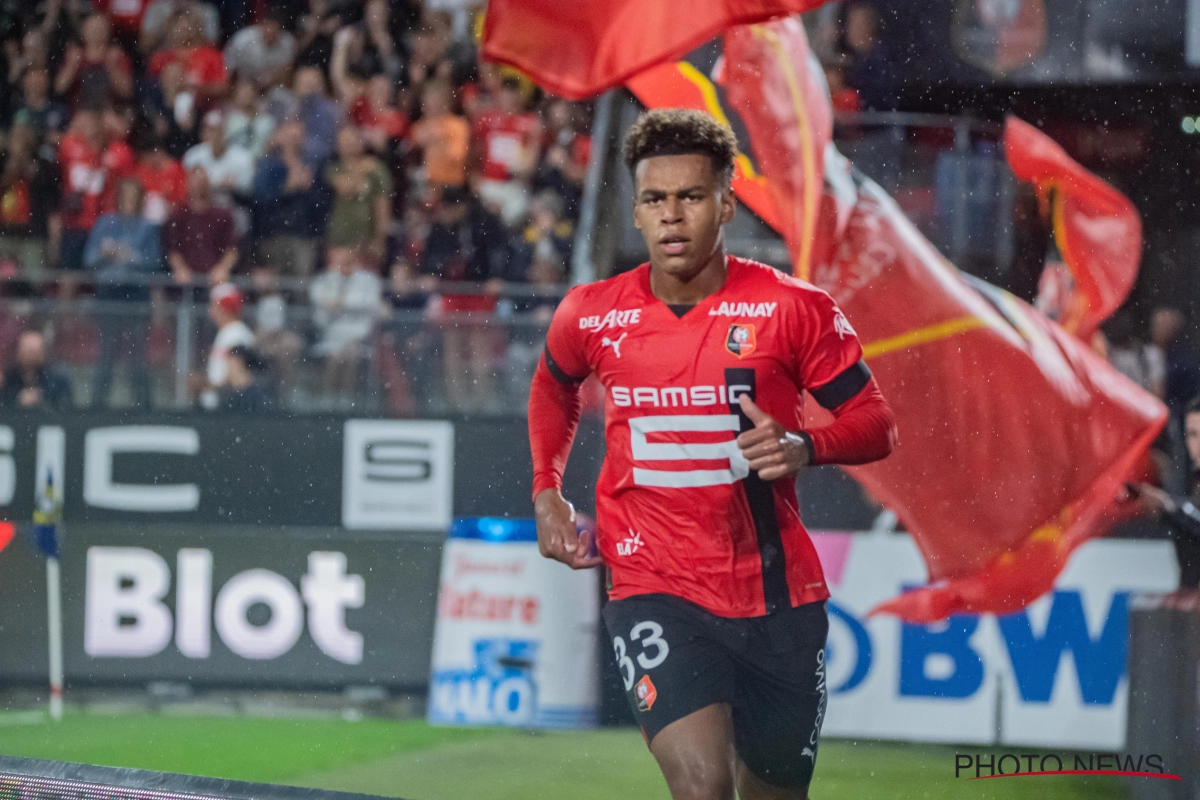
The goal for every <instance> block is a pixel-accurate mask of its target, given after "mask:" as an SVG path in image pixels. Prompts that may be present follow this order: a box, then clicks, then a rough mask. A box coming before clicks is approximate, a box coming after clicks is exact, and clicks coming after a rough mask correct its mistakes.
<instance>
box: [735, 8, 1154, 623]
mask: <svg viewBox="0 0 1200 800" xmlns="http://www.w3.org/2000/svg"><path fill="white" fill-rule="evenodd" d="M789 25H790V23H789V22H787V21H778V22H772V23H768V24H765V25H761V26H755V28H751V29H750V30H740V29H739V30H735V31H731V32H729V33H728V34H727V35H726V64H727V68H726V69H727V75H726V83H725V90H726V94H727V96H728V98H729V100H730V104H731V106H732V107H733V108H734V109H735V110H736V111H737V113H738V114H739V115H740V118H741V121H742V123H744V124H745V126H746V128H747V130H749V131H750V139H751V143H752V145H753V150H754V155H755V157H756V159H757V161H758V163H759V165H760V166H761V169H762V171H763V174H764V175H765V176H766V178H767V180H768V181H769V182H770V183H771V185H772V186H773V187H774V194H775V197H776V201H777V203H776V204H777V206H778V207H779V209H780V216H781V217H782V218H783V219H784V220H785V221H786V223H785V226H784V229H783V231H782V233H784V235H785V236H787V237H789V239H790V241H789V242H788V244H789V249H790V250H791V251H792V252H793V253H796V252H801V251H802V250H803V248H804V245H805V243H804V242H797V241H794V240H795V238H796V236H798V235H803V231H805V230H806V229H805V228H804V227H803V225H799V224H796V223H795V221H796V220H803V219H804V218H805V216H804V215H806V214H808V213H811V211H810V209H811V206H812V203H811V200H810V198H811V196H812V194H813V191H812V189H813V187H812V186H811V185H810V183H815V182H816V181H818V180H821V177H823V178H824V184H825V185H826V186H828V187H829V188H828V190H826V191H824V197H823V199H822V202H821V203H820V211H819V213H818V217H819V218H818V221H817V223H816V224H817V227H818V228H819V231H818V232H817V235H816V238H815V240H814V242H813V243H811V244H810V245H809V251H810V252H811V254H812V269H811V275H810V280H811V281H812V282H813V283H815V284H816V285H818V286H820V287H821V288H822V289H825V290H826V291H828V292H830V293H831V294H832V295H833V297H834V299H835V300H836V301H837V303H838V305H839V306H840V307H841V308H842V310H843V311H845V313H846V315H847V317H848V318H849V319H850V321H851V323H852V324H853V325H854V326H855V328H856V329H857V331H858V335H859V338H860V339H861V340H862V342H863V345H864V354H865V357H866V359H867V362H868V364H869V365H870V367H871V370H872V371H873V372H874V374H875V376H876V378H877V379H878V381H879V385H880V387H881V388H882V390H883V392H884V394H885V396H886V397H887V398H888V400H889V402H890V403H891V405H892V408H893V410H894V411H895V414H896V417H897V425H898V428H899V432H900V438H899V444H898V445H897V447H896V449H895V451H894V452H893V453H892V455H891V456H890V457H889V458H887V459H885V460H883V461H881V462H877V463H875V464H870V465H867V466H862V467H851V468H848V471H849V472H850V473H851V474H852V475H853V476H854V477H855V478H856V479H857V480H858V481H859V482H860V483H862V484H863V485H864V486H865V487H866V488H867V489H868V490H869V491H870V492H871V494H873V495H874V496H875V497H876V498H877V499H878V500H880V501H881V502H883V503H884V504H885V505H886V506H888V507H889V508H892V509H894V510H895V511H896V512H897V514H898V515H899V516H900V518H901V520H902V521H903V522H904V524H905V527H906V528H907V529H908V530H909V531H910V533H911V534H912V536H913V538H914V540H915V541H916V543H917V544H918V546H919V547H920V549H921V551H922V553H923V555H924V557H925V561H926V564H927V565H928V569H929V577H930V580H931V582H932V583H931V584H930V585H929V586H927V587H923V588H921V589H918V590H915V591H913V592H909V593H907V594H905V595H902V596H901V597H898V598H895V599H894V600H892V601H890V602H887V603H885V604H883V605H882V606H880V607H879V608H878V609H876V611H884V612H889V613H894V614H897V615H899V616H901V617H904V618H906V619H908V620H910V621H914V622H928V621H933V620H936V619H943V618H945V617H946V616H948V615H950V614H953V613H959V612H970V613H984V612H991V613H1008V612H1011V611H1015V610H1018V609H1020V608H1022V607H1024V606H1025V605H1027V604H1028V603H1030V602H1032V601H1033V600H1034V599H1035V598H1037V597H1038V596H1039V595H1041V594H1042V593H1044V592H1046V591H1048V590H1049V589H1050V588H1051V586H1052V585H1053V581H1054V579H1055V577H1056V576H1057V575H1058V573H1059V571H1060V570H1061V569H1062V567H1063V565H1064V564H1065V563H1066V558H1067V556H1068V555H1069V554H1070V552H1071V551H1072V550H1073V549H1074V548H1075V547H1076V546H1077V545H1078V544H1080V543H1081V542H1083V541H1084V540H1086V539H1087V538H1088V537H1089V536H1093V535H1095V534H1096V533H1097V532H1098V531H1100V530H1101V529H1102V523H1103V517H1104V515H1105V514H1106V513H1107V510H1108V509H1109V508H1110V507H1111V501H1112V498H1113V497H1115V496H1116V494H1117V493H1118V491H1119V489H1120V486H1121V483H1122V481H1123V480H1124V479H1125V478H1126V476H1127V475H1128V474H1129V473H1130V471H1131V470H1132V469H1133V468H1134V466H1135V465H1136V463H1137V462H1138V461H1139V460H1140V458H1141V457H1142V455H1143V454H1144V452H1145V450H1146V448H1147V447H1148V446H1149V444H1150V442H1151V441H1152V440H1153V439H1154V437H1155V436H1156V435H1157V433H1158V431H1159V430H1160V429H1161V427H1162V425H1163V424H1164V422H1165V420H1166V409H1165V408H1164V407H1163V405H1162V404H1161V403H1160V402H1159V401H1158V400H1157V399H1155V398H1154V397H1153V396H1151V395H1150V394H1148V393H1147V392H1145V391H1143V390H1142V389H1140V388H1139V387H1138V386H1136V385H1135V384H1133V383H1132V382H1131V381H1129V380H1128V379H1126V378H1125V377H1123V376H1122V375H1120V374H1119V373H1117V372H1116V371H1115V370H1114V369H1112V368H1111V367H1110V366H1109V365H1108V364H1107V363H1105V362H1104V361H1103V360H1101V359H1100V358H1098V357H1097V356H1096V355H1095V354H1093V353H1092V352H1091V350H1090V349H1089V348H1087V347H1086V346H1085V345H1084V344H1083V343H1082V342H1081V341H1080V340H1079V339H1077V338H1075V337H1074V336H1072V335H1069V334H1068V333H1066V332H1065V331H1064V330H1063V329H1061V328H1059V327H1058V326H1056V325H1054V324H1053V323H1051V322H1050V321H1049V320H1047V319H1046V318H1044V317H1043V316H1041V315H1040V314H1038V313H1037V312H1036V311H1034V310H1033V309H1032V308H1031V307H1029V306H1028V305H1026V304H1025V303H1023V302H1021V301H1020V300H1018V299H1017V298H1015V297H1013V296H1012V295H1009V294H1008V293H1006V292H1003V291H1001V290H999V289H996V288H995V287H991V286H989V285H987V284H985V283H983V282H982V281H978V280H975V279H972V278H970V277H969V276H966V275H964V274H962V273H960V272H959V271H958V270H957V269H955V267H954V266H953V265H952V264H950V263H949V262H947V261H946V260H945V259H944V258H943V257H942V256H941V254H940V253H938V251H937V250H936V249H935V248H934V247H933V246H932V245H931V244H930V243H929V242H928V241H927V240H926V239H925V238H924V237H923V236H922V235H921V233H920V232H919V231H918V230H917V228H916V227H915V226H914V225H913V224H912V223H911V222H910V221H909V220H908V219H907V218H906V217H905V216H904V214H903V212H902V211H901V210H900V208H899V207H898V206H897V205H896V203H895V202H894V201H893V200H892V199H891V198H890V197H888V196H887V195H886V193H885V192H884V191H883V190H882V189H880V188H879V186H877V185H876V184H874V183H873V182H871V181H870V180H869V179H866V178H863V177H861V176H852V175H851V171H850V168H849V165H848V162H846V161H845V159H843V158H841V157H840V156H839V155H837V154H836V152H834V151H833V150H832V148H831V149H830V151H829V152H828V153H827V154H826V157H825V165H824V175H823V176H820V175H818V176H814V175H813V174H812V173H811V171H808V170H805V169H802V168H798V167H797V165H798V164H803V163H804V162H805V160H806V156H805V154H804V147H805V137H804V136H803V135H801V134H800V133H799V131H800V130H802V129H803V128H804V127H805V126H806V125H809V124H811V123H810V122H806V121H805V120H812V119H820V118H821V113H828V106H827V104H828V100H827V98H825V97H823V96H822V97H821V98H820V100H819V103H820V104H822V105H823V106H824V112H818V111H817V110H815V109H813V108H812V107H811V104H813V103H815V102H818V101H813V100H811V99H810V100H808V101H807V102H808V103H809V104H810V105H809V106H808V107H806V108H804V109H799V108H797V107H796V106H795V105H794V104H790V103H786V102H783V101H782V100H781V99H780V98H781V97H784V96H787V95H788V94H790V95H792V96H794V95H796V94H797V93H799V92H802V88H801V87H803V86H805V85H806V83H807V81H808V79H809V76H806V75H805V74H804V70H806V69H810V68H811V67H810V66H809V64H810V63H811V62H810V61H809V60H808V49H807V45H806V43H805V41H804V38H803V31H796V30H789ZM756 29H757V30H756ZM780 44H782V45H783V46H785V47H786V48H787V57H786V58H780V57H779V53H778V51H777V46H779V45H780ZM735 65H745V66H744V67H739V66H735ZM781 87H782V88H781ZM784 89H786V92H785V91H784ZM809 97H811V95H810V96H809ZM809 133H810V134H811V133H812V131H811V130H810V131H809ZM797 209H800V210H801V211H797ZM823 241H824V242H825V244H822V242H823ZM813 410H814V411H816V412H817V413H816V414H815V415H814V416H815V422H816V424H821V421H822V420H821V412H820V409H813Z"/></svg>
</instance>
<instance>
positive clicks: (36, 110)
mask: <svg viewBox="0 0 1200 800" xmlns="http://www.w3.org/2000/svg"><path fill="white" fill-rule="evenodd" d="M21 88H22V94H23V100H24V103H23V104H22V106H21V108H20V109H18V110H17V112H16V114H14V115H13V123H14V124H18V123H19V124H24V125H28V126H29V127H30V129H31V130H32V131H33V138H34V143H35V145H36V146H41V145H43V144H48V145H50V146H51V147H54V148H57V147H58V144H59V137H61V135H62V133H63V131H65V130H66V129H67V123H68V122H69V121H70V119H71V114H70V112H69V111H67V109H66V106H64V105H63V104H62V103H58V102H55V101H54V100H52V99H51V98H50V73H48V72H46V70H44V69H31V70H28V71H27V72H26V73H25V76H24V78H22V80H21Z"/></svg>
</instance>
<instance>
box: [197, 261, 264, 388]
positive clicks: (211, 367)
mask: <svg viewBox="0 0 1200 800" xmlns="http://www.w3.org/2000/svg"><path fill="white" fill-rule="evenodd" d="M208 318H209V319H210V320H212V322H213V324H214V325H216V326H217V335H216V337H215V338H214V339H213V343H212V348H211V349H210V350H209V353H208V366H207V369H206V370H205V380H206V385H205V387H204V390H203V391H202V392H201V393H200V404H201V405H202V406H204V407H205V408H207V409H210V410H211V409H215V408H216V407H217V393H218V392H219V391H220V390H221V387H223V386H224V385H225V382H226V380H227V379H228V378H229V370H228V368H229V351H230V350H232V349H233V348H234V347H237V346H239V345H240V346H242V347H252V346H253V345H254V334H253V333H252V332H251V331H250V328H248V327H247V326H246V323H244V322H242V295H241V293H240V292H239V291H238V290H237V287H235V286H234V285H233V284H231V283H222V284H218V285H216V286H214V287H213V289H212V293H211V294H210V295H209V302H208Z"/></svg>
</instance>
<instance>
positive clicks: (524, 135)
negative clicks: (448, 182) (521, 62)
mask: <svg viewBox="0 0 1200 800" xmlns="http://www.w3.org/2000/svg"><path fill="white" fill-rule="evenodd" d="M496 99H497V104H496V107H495V108H493V109H489V110H486V111H484V112H482V113H481V114H480V115H479V116H478V117H477V118H476V120H475V126H474V141H475V144H476V146H477V148H478V151H479V152H478V154H477V156H476V160H477V162H478V163H479V164H480V165H481V166H480V174H479V176H478V180H477V182H476V189H477V191H478V192H479V197H480V198H481V199H482V200H483V202H484V203H486V204H488V205H489V206H491V207H492V208H493V209H494V210H496V211H497V212H498V213H499V214H500V219H501V220H503V222H504V224H505V225H507V226H509V227H515V226H517V225H519V224H520V223H521V222H523V221H524V219H525V215H526V214H527V213H528V211H529V185H528V179H529V176H530V174H531V173H532V172H533V169H534V167H535V166H536V165H537V157H538V139H539V137H540V136H541V126H540V125H539V124H538V121H537V117H535V116H534V115H533V114H530V113H528V112H527V111H526V110H525V98H524V97H523V96H522V94H521V83H520V81H519V80H518V79H517V78H516V77H514V76H508V77H505V78H504V79H502V80H501V82H500V91H499V94H498V96H497V98H496Z"/></svg>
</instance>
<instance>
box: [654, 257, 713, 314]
mask: <svg viewBox="0 0 1200 800" xmlns="http://www.w3.org/2000/svg"><path fill="white" fill-rule="evenodd" d="M727 273H728V267H727V266H726V263H725V248H723V247H718V248H717V249H716V250H715V251H714V252H713V254H712V255H711V256H709V258H708V260H707V261H706V262H705V263H704V266H703V267H702V268H701V269H700V271H699V272H697V273H695V274H693V275H692V276H691V277H683V276H679V275H672V274H670V273H669V272H667V271H666V270H664V269H661V268H659V267H656V266H655V265H654V263H653V262H651V263H650V292H651V294H653V295H654V296H655V297H657V298H658V299H659V300H662V301H663V302H664V303H666V304H667V305H669V306H694V305H696V304H697V303H699V302H701V301H702V300H704V298H706V297H708V296H709V295H712V294H716V293H717V292H718V291H720V289H721V287H722V286H723V285H725V276H726V274H727Z"/></svg>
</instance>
